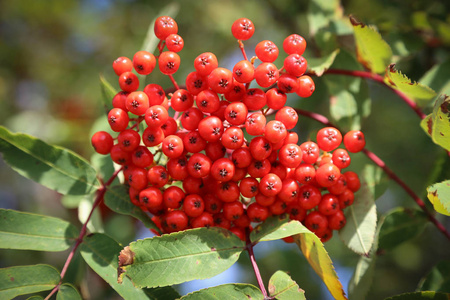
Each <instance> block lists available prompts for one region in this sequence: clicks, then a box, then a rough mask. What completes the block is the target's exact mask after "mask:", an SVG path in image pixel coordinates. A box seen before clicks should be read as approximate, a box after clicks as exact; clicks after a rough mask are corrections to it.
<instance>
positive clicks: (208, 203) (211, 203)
mask: <svg viewBox="0 0 450 300" xmlns="http://www.w3.org/2000/svg"><path fill="white" fill-rule="evenodd" d="M203 201H204V203H205V211H207V212H209V213H211V214H217V213H219V212H220V211H221V210H222V206H223V202H222V201H220V199H219V198H217V196H215V195H213V194H206V195H204V196H203Z"/></svg>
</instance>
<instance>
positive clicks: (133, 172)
mask: <svg viewBox="0 0 450 300" xmlns="http://www.w3.org/2000/svg"><path fill="white" fill-rule="evenodd" d="M127 182H128V184H129V185H130V186H131V187H133V188H134V189H136V190H138V191H140V190H143V189H144V188H146V187H147V184H148V182H147V170H145V169H144V168H139V167H134V168H132V169H130V172H129V175H128V176H127Z"/></svg>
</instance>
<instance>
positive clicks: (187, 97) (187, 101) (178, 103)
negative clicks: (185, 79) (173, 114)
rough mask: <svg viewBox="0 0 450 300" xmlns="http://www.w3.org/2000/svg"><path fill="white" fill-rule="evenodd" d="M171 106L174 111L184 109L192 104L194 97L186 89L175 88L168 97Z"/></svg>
mask: <svg viewBox="0 0 450 300" xmlns="http://www.w3.org/2000/svg"><path fill="white" fill-rule="evenodd" d="M170 104H171V107H172V108H173V109H174V110H175V111H185V110H187V109H189V108H190V107H192V105H193V104H194V97H192V94H191V93H189V92H188V91H187V90H184V89H179V90H176V91H175V92H174V93H173V95H172V98H170Z"/></svg>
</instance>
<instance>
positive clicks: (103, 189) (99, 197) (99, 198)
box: [45, 168, 122, 300]
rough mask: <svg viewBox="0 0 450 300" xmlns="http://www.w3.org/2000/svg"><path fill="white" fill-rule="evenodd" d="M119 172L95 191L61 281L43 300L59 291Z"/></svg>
mask: <svg viewBox="0 0 450 300" xmlns="http://www.w3.org/2000/svg"><path fill="white" fill-rule="evenodd" d="M120 171H122V168H120V169H118V170H117V171H115V172H114V173H113V174H112V175H111V177H110V178H109V179H108V181H107V182H106V183H102V186H101V188H99V189H98V190H97V197H96V198H95V201H94V204H93V205H92V209H91V211H90V213H89V216H88V217H87V219H86V222H84V224H83V227H81V230H80V234H79V235H78V238H77V241H76V243H75V245H74V246H73V248H72V251H70V253H69V256H68V257H67V259H66V262H65V263H64V267H63V268H62V270H61V279H60V281H59V283H58V284H57V285H56V286H55V287H54V288H53V290H52V291H51V292H50V294H48V296H47V297H46V298H45V300H48V299H50V297H51V296H52V295H53V294H55V293H56V292H57V291H58V290H59V288H60V286H61V284H62V281H63V279H64V276H65V275H66V272H67V269H68V268H69V265H70V263H71V262H72V259H73V257H74V256H75V253H76V251H77V249H78V247H79V246H80V244H81V243H82V242H83V238H84V236H85V235H86V231H87V224H88V223H89V221H90V220H91V217H92V214H93V213H94V210H95V209H96V208H97V206H98V205H99V204H100V203H101V202H102V200H103V197H104V196H105V193H106V190H107V188H108V186H109V185H111V183H112V182H113V181H114V179H116V177H117V175H118V174H119V172H120Z"/></svg>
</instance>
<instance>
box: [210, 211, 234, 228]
mask: <svg viewBox="0 0 450 300" xmlns="http://www.w3.org/2000/svg"><path fill="white" fill-rule="evenodd" d="M213 219H214V226H217V227H222V228H225V229H230V227H231V221H229V220H227V218H225V215H224V213H223V212H221V213H217V214H214V215H213Z"/></svg>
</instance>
